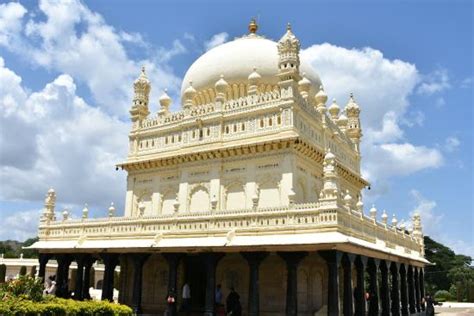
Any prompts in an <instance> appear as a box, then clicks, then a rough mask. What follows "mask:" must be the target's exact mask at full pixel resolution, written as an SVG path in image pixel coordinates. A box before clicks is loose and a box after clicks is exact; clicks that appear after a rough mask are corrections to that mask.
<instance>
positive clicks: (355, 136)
mask: <svg viewBox="0 0 474 316" xmlns="http://www.w3.org/2000/svg"><path fill="white" fill-rule="evenodd" d="M345 112H346V115H347V128H346V134H347V136H349V138H350V139H351V140H352V142H353V143H354V145H355V150H356V151H357V152H359V146H360V139H361V138H362V129H361V126H360V117H359V116H360V108H359V105H358V104H357V103H356V102H355V100H354V96H353V95H352V93H351V95H350V98H349V102H348V103H347V105H346V109H345Z"/></svg>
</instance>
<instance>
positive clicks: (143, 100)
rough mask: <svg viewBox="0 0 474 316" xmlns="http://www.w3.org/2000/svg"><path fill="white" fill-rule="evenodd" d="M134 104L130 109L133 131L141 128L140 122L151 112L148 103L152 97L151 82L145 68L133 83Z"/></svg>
mask: <svg viewBox="0 0 474 316" xmlns="http://www.w3.org/2000/svg"><path fill="white" fill-rule="evenodd" d="M133 90H134V96H133V104H132V108H131V109H130V115H131V119H132V122H133V129H135V128H138V127H140V122H141V121H142V120H144V119H145V118H146V117H147V116H148V114H150V111H149V110H148V101H149V97H150V90H151V85H150V80H148V77H147V75H146V73H145V67H142V72H141V74H140V76H139V77H138V78H137V80H135V82H134V83H133Z"/></svg>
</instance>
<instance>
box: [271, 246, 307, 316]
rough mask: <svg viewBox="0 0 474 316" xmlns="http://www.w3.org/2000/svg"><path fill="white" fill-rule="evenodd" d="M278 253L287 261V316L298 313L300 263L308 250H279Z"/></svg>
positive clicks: (293, 315)
mask: <svg viewBox="0 0 474 316" xmlns="http://www.w3.org/2000/svg"><path fill="white" fill-rule="evenodd" d="M278 255H279V256H280V257H282V258H283V260H285V262H286V270H287V278H286V309H285V310H286V314H285V315H286V316H297V315H298V292H297V291H298V265H299V263H300V262H301V260H303V258H304V257H306V256H307V255H308V253H306V252H279V253H278Z"/></svg>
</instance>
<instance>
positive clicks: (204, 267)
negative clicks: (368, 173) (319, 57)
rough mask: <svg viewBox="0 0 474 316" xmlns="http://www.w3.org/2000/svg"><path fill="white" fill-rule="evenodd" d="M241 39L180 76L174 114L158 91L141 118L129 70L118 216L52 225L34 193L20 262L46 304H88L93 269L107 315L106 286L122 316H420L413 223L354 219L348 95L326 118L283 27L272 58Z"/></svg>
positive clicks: (355, 110) (253, 37)
mask: <svg viewBox="0 0 474 316" xmlns="http://www.w3.org/2000/svg"><path fill="white" fill-rule="evenodd" d="M257 29H258V26H257V24H256V23H255V21H252V22H251V23H250V25H249V32H248V34H246V35H244V36H242V37H240V38H237V39H235V40H233V41H231V42H228V43H224V44H222V45H220V46H217V47H215V48H213V49H211V50H209V51H207V52H206V53H204V54H203V55H202V56H201V57H199V58H198V59H197V60H196V61H195V62H194V63H193V64H192V65H191V66H190V68H189V69H188V71H187V72H186V75H185V76H184V80H183V84H182V88H181V99H180V100H176V101H174V102H175V103H176V104H178V105H180V107H181V108H180V109H179V110H178V111H176V112H172V111H171V110H170V106H171V104H172V103H173V100H171V98H170V97H169V95H168V94H167V93H166V91H164V92H163V95H162V96H161V97H160V98H159V103H160V109H159V111H158V112H157V113H150V110H149V102H150V100H149V95H150V90H151V88H152V83H151V82H150V81H149V80H148V78H147V75H146V71H145V69H142V72H141V74H140V75H139V77H138V79H137V80H136V81H135V82H134V83H133V89H134V99H133V101H132V105H131V108H130V118H131V130H130V134H129V153H128V157H127V159H126V160H125V162H123V163H121V164H118V165H117V168H120V169H122V170H125V171H126V172H127V173H128V177H127V192H126V194H125V209H124V215H123V216H117V215H116V210H115V207H114V206H113V204H112V205H111V206H110V207H109V209H108V211H107V212H104V218H100V219H90V218H88V210H87V208H84V211H83V216H82V218H81V219H71V218H69V216H68V213H67V212H65V213H64V214H63V218H62V219H57V218H56V210H55V203H56V193H55V191H54V190H52V189H51V190H49V191H48V193H47V196H46V200H45V206H44V212H43V216H42V218H41V222H40V225H39V238H40V240H39V241H38V242H37V243H36V244H34V245H33V246H32V248H36V249H39V251H40V259H39V260H40V272H39V276H40V277H44V275H45V266H46V264H47V262H48V260H49V259H51V258H55V259H56V260H57V262H58V270H57V285H58V290H57V295H58V296H62V297H66V296H68V295H70V293H71V292H72V293H73V297H74V298H75V299H85V298H88V297H89V289H88V286H86V285H87V284H89V278H90V270H91V266H92V264H93V263H94V262H95V261H97V260H102V261H103V263H104V264H105V272H104V279H103V282H102V283H103V289H102V299H106V300H111V299H112V297H113V290H114V284H115V287H116V288H117V290H119V301H120V302H122V303H125V304H128V305H130V306H131V307H132V308H133V309H134V310H135V311H136V312H137V313H147V314H162V313H163V312H166V313H167V315H177V313H176V310H175V309H174V308H172V307H171V306H170V305H168V304H167V302H166V300H165V297H167V295H169V294H176V299H177V302H178V307H182V306H185V307H186V306H187V307H188V308H189V309H190V311H192V313H193V315H198V314H203V315H209V316H210V315H215V314H216V312H217V311H218V310H219V309H221V307H220V306H219V304H216V303H218V302H216V295H215V294H216V285H217V284H220V285H222V293H223V297H224V298H225V297H227V295H228V294H229V291H230V289H231V288H233V289H235V291H236V292H237V293H238V294H239V296H240V304H241V306H242V313H243V315H252V316H254V315H340V314H344V315H366V314H369V315H379V313H380V314H382V315H408V314H415V313H419V312H420V311H421V310H422V309H424V306H423V303H422V300H421V297H423V296H424V282H423V273H424V266H425V265H426V264H427V263H428V262H427V261H426V260H425V259H424V251H423V249H424V245H423V233H422V227H421V222H420V217H419V215H418V214H415V215H414V217H413V219H412V225H411V227H410V229H407V227H406V226H405V224H404V222H403V221H400V222H398V220H397V218H396V216H395V215H393V217H392V218H391V220H390V221H389V220H388V215H387V213H386V212H385V211H384V212H383V214H381V216H380V217H379V212H378V211H377V209H376V208H375V207H372V208H371V209H370V210H369V211H368V212H366V211H365V209H364V204H363V199H362V191H363V190H364V188H366V187H367V186H368V185H369V184H368V182H367V181H365V180H364V179H363V178H362V176H361V173H360V162H361V153H360V141H361V137H362V126H361V122H360V111H361V108H362V109H363V106H362V107H359V105H358V104H357V102H356V100H355V98H354V96H352V95H349V93H348V102H347V105H346V106H344V107H342V106H339V105H338V104H337V103H336V101H335V100H334V101H333V102H332V103H331V104H327V99H328V97H327V95H326V93H325V91H324V89H323V84H322V82H321V79H320V78H319V76H318V74H317V73H316V72H315V69H313V68H312V66H311V65H309V64H306V63H305V62H304V60H300V54H299V53H300V41H299V40H298V38H297V37H296V35H295V34H293V31H292V29H291V27H290V26H289V25H288V26H287V29H286V31H285V32H284V34H283V35H282V37H281V38H280V39H279V40H278V41H277V42H275V41H272V40H270V39H266V38H265V37H263V36H261V35H259V34H258V33H257ZM316 70H317V69H316ZM347 88H348V91H349V89H350V87H347ZM379 219H380V220H379ZM73 261H75V262H76V263H77V270H76V272H75V274H74V278H73V279H74V280H75V281H74V282H72V281H71V280H72V279H71V280H70V277H69V275H68V272H67V271H68V268H69V266H70V264H71V262H73ZM117 266H120V279H119V282H114V278H116V276H114V274H115V273H114V270H115V268H116V267H117ZM183 289H185V290H184V291H183ZM188 289H190V297H188V294H189V293H188V292H189V291H188ZM183 292H185V293H183ZM183 294H184V296H185V297H184V298H183Z"/></svg>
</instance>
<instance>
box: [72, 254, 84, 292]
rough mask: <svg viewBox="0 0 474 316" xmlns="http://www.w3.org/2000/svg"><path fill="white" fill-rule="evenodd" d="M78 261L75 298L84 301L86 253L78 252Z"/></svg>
mask: <svg viewBox="0 0 474 316" xmlns="http://www.w3.org/2000/svg"><path fill="white" fill-rule="evenodd" d="M75 258H76V263H77V270H76V287H75V289H74V299H75V300H79V301H82V300H83V299H84V298H83V296H82V295H83V293H84V288H83V287H84V263H85V255H84V254H78V255H76V256H75Z"/></svg>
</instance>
